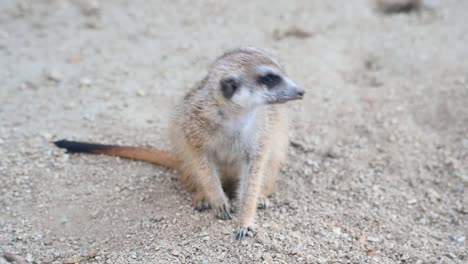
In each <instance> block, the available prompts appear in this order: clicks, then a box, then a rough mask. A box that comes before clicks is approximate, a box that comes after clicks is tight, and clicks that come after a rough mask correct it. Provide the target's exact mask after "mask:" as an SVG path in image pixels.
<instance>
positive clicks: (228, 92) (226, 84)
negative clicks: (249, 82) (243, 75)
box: [220, 77, 240, 99]
mask: <svg viewBox="0 0 468 264" xmlns="http://www.w3.org/2000/svg"><path fill="white" fill-rule="evenodd" d="M220 85H221V91H222V92H223V95H224V97H226V98H227V99H230V98H231V97H232V96H233V95H234V93H235V92H236V90H237V88H239V86H240V84H239V82H238V81H237V80H236V79H235V78H234V77H228V78H224V79H222V80H221V81H220Z"/></svg>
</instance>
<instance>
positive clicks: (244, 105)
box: [94, 48, 304, 239]
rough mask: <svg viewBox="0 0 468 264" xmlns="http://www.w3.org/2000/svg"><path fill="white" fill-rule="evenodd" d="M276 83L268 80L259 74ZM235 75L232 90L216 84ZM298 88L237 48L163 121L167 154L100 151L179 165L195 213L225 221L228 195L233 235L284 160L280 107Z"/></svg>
mask: <svg viewBox="0 0 468 264" xmlns="http://www.w3.org/2000/svg"><path fill="white" fill-rule="evenodd" d="M268 74H275V75H276V76H280V77H281V82H278V83H277V84H275V85H270V86H269V85H268V82H267V81H264V79H262V77H265V76H266V75H268ZM226 78H232V79H234V80H236V84H237V86H239V87H237V86H236V87H237V88H236V90H235V93H233V94H230V95H227V94H225V93H224V91H225V90H224V87H223V85H222V84H221V82H222V81H223V80H226ZM303 94H304V91H303V90H302V89H300V88H298V87H297V86H296V85H295V84H294V83H293V82H292V81H291V80H289V78H287V76H286V74H285V73H284V70H283V69H282V68H281V66H280V65H279V64H278V62H277V61H276V60H274V59H273V58H272V57H270V56H269V55H268V54H266V53H265V52H263V51H261V50H258V49H255V48H240V49H236V50H232V51H229V52H227V53H225V54H224V55H222V56H221V57H219V58H218V59H217V60H216V61H215V62H214V63H213V64H212V65H211V67H210V69H209V72H208V74H207V76H206V77H205V78H204V79H203V80H202V81H201V82H200V83H199V85H198V86H197V87H195V88H193V89H192V90H191V91H189V92H188V93H187V95H186V96H185V98H184V99H183V101H182V102H181V103H180V104H179V106H178V107H177V108H176V110H175V112H174V115H173V118H172V122H171V123H170V126H169V139H170V143H171V145H172V155H171V154H168V153H165V152H163V151H159V150H148V149H144V148H129V147H117V146H111V148H108V147H106V148H102V147H101V148H100V150H98V151H100V152H94V153H103V154H109V155H116V156H121V157H126V158H133V159H142V160H146V161H150V162H153V163H156V164H160V165H165V166H169V167H174V168H176V169H177V170H178V172H179V175H180V180H181V183H182V185H183V186H184V187H185V188H186V189H187V190H188V191H190V192H193V193H194V205H195V207H196V209H197V210H200V211H202V210H205V209H208V208H211V209H213V210H214V212H215V215H216V216H217V217H218V218H220V219H230V218H231V215H230V212H231V211H230V206H229V202H228V197H229V198H236V199H237V201H238V205H239V217H238V229H237V235H236V237H237V239H242V238H243V237H244V236H245V235H246V234H247V231H248V230H250V231H252V232H254V230H255V229H254V227H255V214H256V209H257V207H259V208H266V206H267V205H268V199H267V198H268V197H269V196H270V195H271V194H272V193H273V192H274V190H275V188H276V181H277V178H278V174H279V172H280V167H281V164H282V163H283V162H284V160H285V158H286V152H287V147H288V129H287V127H288V126H287V118H286V113H285V107H284V105H282V104H279V103H283V102H286V101H289V100H294V99H300V98H302V95H303Z"/></svg>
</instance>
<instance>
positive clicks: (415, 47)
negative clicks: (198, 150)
mask: <svg viewBox="0 0 468 264" xmlns="http://www.w3.org/2000/svg"><path fill="white" fill-rule="evenodd" d="M90 3H91V4H90ZM92 3H93V1H84V0H83V1H67V0H55V1H52V0H49V1H15V0H1V1H0V69H1V71H0V80H1V88H0V125H1V126H0V156H1V159H0V214H1V215H0V253H2V254H5V253H7V255H6V257H7V259H10V258H12V256H10V255H8V254H13V255H14V256H16V257H17V258H18V259H19V261H20V262H21V261H23V262H29V263H52V262H53V263H62V262H64V261H79V260H81V261H82V262H87V263H177V262H181V263H220V262H225V263H261V262H266V263H466V262H467V261H468V255H467V246H466V241H465V239H466V235H467V227H466V220H467V214H468V211H467V210H468V209H467V207H466V206H467V202H468V201H467V195H466V189H465V188H466V184H467V182H468V60H467V58H468V17H467V13H466V11H467V10H468V1H465V0H431V1H429V0H428V1H425V7H424V8H423V9H422V10H421V11H420V12H412V13H402V14H395V15H382V14H380V13H378V12H376V11H375V10H373V9H372V7H371V6H370V5H369V1H367V0H363V1H344V0H343V1H319V0H315V1H312V0H303V1H278V2H277V3H275V4H272V2H271V1H266V0H265V1H263V0H262V1H181V0H173V1H169V2H166V1H164V2H163V1H142V0H138V1H121V0H113V1H101V3H100V4H99V5H97V6H94V5H93V4H92ZM298 29H299V30H298ZM301 30H302V31H304V32H302V33H303V34H297V33H301V32H298V31H301ZM294 31H296V32H294ZM307 33H310V34H307ZM242 44H249V45H253V46H257V47H260V48H263V49H266V50H268V51H270V52H271V53H273V54H275V55H276V56H277V57H278V58H279V59H280V61H281V62H282V63H283V64H284V65H285V67H286V69H287V71H288V73H289V75H290V76H291V77H292V79H294V80H295V81H296V82H297V83H299V84H301V85H302V86H303V87H305V88H306V89H307V96H306V98H305V100H303V101H302V102H294V103H291V104H290V108H291V110H292V111H291V119H292V126H291V141H292V142H293V144H292V145H291V147H290V158H289V162H288V164H286V165H285V166H284V169H283V170H282V175H281V180H280V182H279V190H278V192H277V193H276V194H275V195H274V197H273V198H272V202H273V206H272V207H271V208H269V209H268V210H266V211H260V212H259V213H258V217H257V219H258V225H259V233H258V235H257V236H255V237H253V238H252V237H250V238H247V239H245V240H243V241H241V242H238V241H236V240H235V239H234V233H233V231H234V228H235V219H234V220H233V221H227V222H225V221H220V220H216V219H215V218H214V217H213V215H212V214H211V213H209V212H205V213H198V212H194V211H193V209H192V207H191V197H190V195H189V194H188V193H186V192H184V191H183V190H182V189H181V188H180V187H179V185H178V182H177V176H176V174H175V173H174V172H173V171H171V170H167V169H163V168H160V167H157V166H153V165H150V164H145V163H141V162H132V161H128V160H120V159H117V158H112V157H103V156H87V155H73V156H70V155H67V154H64V153H63V151H61V150H59V149H57V148H55V147H54V146H53V145H52V144H51V143H50V142H51V141H53V140H55V139H61V138H69V139H79V140H89V141H98V142H104V143H120V144H128V145H152V146H158V147H161V148H166V147H167V142H166V140H165V130H166V127H167V123H168V118H169V113H170V112H171V109H172V108H173V107H174V105H175V104H176V103H177V102H178V101H179V99H180V98H181V97H182V96H183V94H184V93H185V92H186V91H187V90H188V89H189V88H190V87H191V85H192V84H193V83H195V82H196V81H198V80H199V79H201V78H202V76H203V75H204V74H205V73H206V69H207V66H208V65H209V63H210V62H211V61H212V60H213V59H214V58H215V57H216V56H218V55H220V54H221V53H222V52H223V51H224V50H226V49H228V48H233V47H237V46H239V45H242ZM79 256H82V258H81V259H77V257H79ZM7 259H5V258H2V257H0V263H1V264H4V263H8V261H7ZM10 261H11V260H10Z"/></svg>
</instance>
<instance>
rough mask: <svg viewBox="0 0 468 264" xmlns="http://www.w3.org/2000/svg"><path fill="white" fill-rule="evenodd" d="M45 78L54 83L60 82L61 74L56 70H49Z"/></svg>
mask: <svg viewBox="0 0 468 264" xmlns="http://www.w3.org/2000/svg"><path fill="white" fill-rule="evenodd" d="M46 77H47V79H49V80H51V81H54V82H60V81H62V78H63V77H62V73H60V71H58V70H57V69H50V70H48V71H47V72H46Z"/></svg>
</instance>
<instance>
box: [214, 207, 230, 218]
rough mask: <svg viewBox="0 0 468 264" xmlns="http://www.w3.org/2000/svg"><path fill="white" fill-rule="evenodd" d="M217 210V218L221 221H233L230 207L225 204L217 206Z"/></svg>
mask: <svg viewBox="0 0 468 264" xmlns="http://www.w3.org/2000/svg"><path fill="white" fill-rule="evenodd" d="M214 209H215V216H216V218H218V219H221V220H231V219H232V217H231V213H230V212H229V206H227V204H223V205H221V206H217V207H216V208H214Z"/></svg>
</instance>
